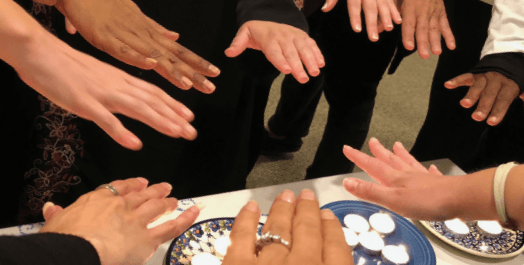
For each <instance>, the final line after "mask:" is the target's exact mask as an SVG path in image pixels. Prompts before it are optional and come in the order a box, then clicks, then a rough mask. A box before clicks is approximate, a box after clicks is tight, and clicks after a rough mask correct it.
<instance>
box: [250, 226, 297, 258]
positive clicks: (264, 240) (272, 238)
mask: <svg viewBox="0 0 524 265" xmlns="http://www.w3.org/2000/svg"><path fill="white" fill-rule="evenodd" d="M271 243H280V244H282V245H284V246H286V247H287V248H288V249H289V248H290V244H289V242H288V241H286V240H285V239H283V238H282V237H281V236H279V235H273V234H271V233H270V232H267V233H265V234H263V235H262V236H261V237H260V239H258V240H257V242H256V243H255V254H257V255H258V252H260V251H261V250H262V248H263V247H265V246H267V245H269V244H271Z"/></svg>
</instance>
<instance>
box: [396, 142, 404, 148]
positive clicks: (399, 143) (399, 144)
mask: <svg viewBox="0 0 524 265" xmlns="http://www.w3.org/2000/svg"><path fill="white" fill-rule="evenodd" d="M395 144H396V145H398V146H399V147H404V145H403V144H402V143H401V142H395Z"/></svg>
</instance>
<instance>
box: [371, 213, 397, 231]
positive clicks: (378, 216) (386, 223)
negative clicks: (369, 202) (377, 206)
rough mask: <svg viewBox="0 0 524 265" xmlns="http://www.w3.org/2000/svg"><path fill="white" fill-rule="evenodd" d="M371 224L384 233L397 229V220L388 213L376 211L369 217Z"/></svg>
mask: <svg viewBox="0 0 524 265" xmlns="http://www.w3.org/2000/svg"><path fill="white" fill-rule="evenodd" d="M369 224H370V225H371V227H372V228H373V229H375V230H376V231H377V232H379V233H380V234H383V235H389V234H391V233H392V232H393V231H394V230H395V222H394V221H393V218H391V216H389V214H387V213H375V214H372V215H371V216H370V217H369Z"/></svg>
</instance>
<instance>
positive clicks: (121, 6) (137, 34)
mask: <svg viewBox="0 0 524 265" xmlns="http://www.w3.org/2000/svg"><path fill="white" fill-rule="evenodd" d="M35 1H36V2H39V3H42V4H46V5H54V6H55V7H56V8H57V9H58V10H59V11H60V12H61V13H62V14H63V15H64V16H65V17H66V29H67V31H68V32H69V33H72V34H74V33H75V32H76V31H77V30H78V32H79V33H80V34H81V35H82V36H83V37H84V38H85V39H86V40H87V41H88V42H89V43H91V44H92V45H93V46H95V47H96V48H98V49H100V50H102V51H104V52H107V53H108V54H109V55H111V56H113V57H115V58H116V59H118V60H120V61H122V62H124V63H127V64H130V65H133V66H136V67H139V68H142V69H146V70H148V69H154V70H155V71H156V72H158V73H159V74H160V75H162V76H163V77H164V78H166V79H167V80H169V81H170V82H171V83H173V84H174V85H176V86H177V87H179V88H182V89H189V88H191V87H195V88H196V89H198V90H199V91H202V92H204V93H211V92H213V91H214V90H215V86H214V85H213V84H212V83H211V82H210V81H209V80H207V78H206V77H205V76H210V77H214V76H217V75H218V74H219V73H220V70H219V69H218V68H217V67H215V66H213V65H212V64H210V63H209V62H207V61H206V60H204V59H202V58H201V57H199V56H198V55H196V54H194V53H193V52H191V51H190V50H188V49H186V48H185V47H183V46H182V45H180V44H178V43H177V42H176V40H177V39H178V37H179V35H178V33H175V32H172V31H169V30H167V29H165V28H164V27H162V26H161V25H159V24H158V23H156V22H155V21H153V20H152V19H150V18H149V17H147V16H146V15H144V14H143V13H142V11H140V9H139V8H138V6H137V5H136V4H135V3H134V2H133V1H132V0H113V1H105V0H91V1H83V0H60V1H59V0H35ZM130 18H132V19H130Z"/></svg>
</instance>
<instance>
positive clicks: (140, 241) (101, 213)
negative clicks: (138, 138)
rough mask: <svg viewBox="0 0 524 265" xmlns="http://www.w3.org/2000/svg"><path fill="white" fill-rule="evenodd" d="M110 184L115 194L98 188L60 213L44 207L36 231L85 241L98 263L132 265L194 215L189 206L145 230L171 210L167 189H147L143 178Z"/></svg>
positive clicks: (164, 186) (195, 209)
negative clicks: (43, 218)
mask: <svg viewBox="0 0 524 265" xmlns="http://www.w3.org/2000/svg"><path fill="white" fill-rule="evenodd" d="M111 185H112V186H113V187H114V188H115V189H116V190H117V191H118V192H119V193H120V195H119V196H115V195H114V194H113V193H112V192H111V191H109V190H107V189H99V190H95V191H92V192H90V193H87V194H85V195H83V196H82V197H80V198H79V199H78V200H77V201H76V202H75V203H73V204H71V205H70V206H69V207H67V208H65V209H62V208H61V207H60V206H53V205H50V204H46V206H44V217H45V219H46V224H45V226H44V227H43V228H42V229H41V230H40V232H41V233H42V232H44V233H45V232H53V233H61V234H70V235H75V236H79V237H82V238H84V239H86V240H87V241H89V242H90V243H91V244H92V245H93V247H94V248H95V249H96V251H97V253H98V255H99V257H100V261H101V264H102V265H113V264H114V265H116V264H137V265H138V264H143V263H144V262H145V261H146V260H147V259H148V258H149V257H151V255H153V253H154V252H155V251H156V249H157V248H158V247H159V246H160V245H161V244H162V243H164V242H166V241H168V240H170V239H172V238H174V237H176V236H178V235H180V234H182V233H183V232H184V231H185V230H186V229H187V228H189V227H190V226H191V225H192V224H193V222H194V221H195V219H196V218H197V217H198V214H199V213H200V210H199V208H198V206H193V207H191V208H189V209H188V210H186V211H185V212H184V213H182V214H181V215H180V216H179V217H178V218H177V219H175V220H172V221H168V222H166V223H164V224H161V225H159V226H157V227H154V228H151V229H148V228H147V225H148V224H149V223H150V222H151V221H153V220H155V219H156V218H157V217H159V216H161V215H163V214H165V213H166V212H169V211H173V210H174V209H176V207H177V203H178V201H177V200H176V199H175V198H166V196H167V195H169V193H170V192H171V185H169V184H167V183H161V184H156V185H152V186H150V187H147V180H145V179H143V178H135V179H127V180H119V181H114V182H112V183H111Z"/></svg>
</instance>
